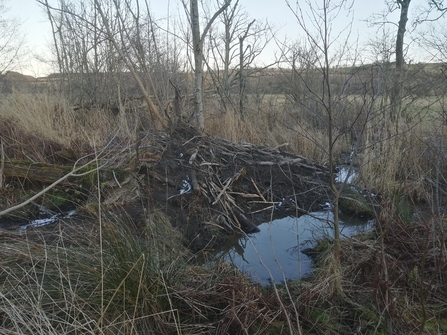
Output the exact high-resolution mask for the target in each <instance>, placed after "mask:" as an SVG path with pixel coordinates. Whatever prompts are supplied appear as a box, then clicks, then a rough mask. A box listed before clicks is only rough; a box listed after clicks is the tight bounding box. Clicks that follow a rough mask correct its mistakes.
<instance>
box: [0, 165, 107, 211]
mask: <svg viewBox="0 0 447 335" xmlns="http://www.w3.org/2000/svg"><path fill="white" fill-rule="evenodd" d="M78 161H79V160H78ZM91 163H92V162H88V163H86V164H84V165H82V166H80V167H78V168H75V169H74V170H72V171H71V172H70V173H67V174H66V175H65V176H63V177H61V178H59V179H58V180H56V181H55V182H54V183H52V184H51V185H50V186H48V187H45V188H44V189H43V190H42V191H40V192H38V193H36V194H35V195H33V196H32V197H31V198H29V199H27V200H25V201H24V202H22V203H20V204H18V205H15V206H12V207H9V208H7V209H5V210H3V211H1V212H0V217H2V216H3V215H6V214H8V213H11V212H13V211H15V210H17V209H20V208H22V207H25V206H26V205H28V204H30V203H32V202H33V201H34V200H36V199H37V198H39V197H40V196H41V195H43V194H45V193H46V192H48V191H49V190H51V189H52V188H53V187H55V186H56V185H58V184H60V183H61V182H63V181H64V180H65V179H67V178H69V177H82V176H85V175H87V174H89V173H92V172H96V171H98V170H99V169H100V168H102V167H103V166H104V165H103V166H100V167H99V166H98V167H97V168H95V169H93V170H89V171H87V172H83V173H79V174H78V173H77V172H78V171H80V170H82V169H83V168H85V167H86V166H88V165H89V164H91ZM75 166H76V163H75Z"/></svg>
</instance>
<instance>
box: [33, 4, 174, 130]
mask: <svg viewBox="0 0 447 335" xmlns="http://www.w3.org/2000/svg"><path fill="white" fill-rule="evenodd" d="M36 1H37V2H38V3H40V4H42V5H43V6H44V9H45V10H46V12H47V14H48V17H49V19H50V22H51V24H52V28H53V39H54V43H55V48H56V55H57V58H58V62H59V67H60V70H61V72H62V73H64V74H68V76H69V78H70V76H71V77H74V78H78V77H80V78H82V79H81V83H82V84H85V83H86V82H85V80H86V79H87V80H88V79H90V78H91V81H92V82H93V84H94V83H95V82H96V81H98V80H99V81H101V82H102V84H103V85H105V86H106V87H110V86H111V85H113V84H115V88H114V92H116V93H114V95H115V96H118V99H119V97H120V94H121V85H122V84H121V83H122V82H123V81H124V80H126V77H127V76H126V75H125V73H124V70H125V69H127V70H128V71H129V72H130V74H131V76H132V78H133V80H134V83H135V85H136V89H137V90H139V92H140V93H141V95H142V96H143V98H144V100H145V102H146V105H147V108H148V110H149V112H150V115H151V117H152V118H153V121H155V120H157V121H158V122H159V123H160V124H161V125H162V126H163V127H166V125H167V124H166V120H165V119H164V118H163V117H162V116H161V114H160V111H159V109H160V108H161V106H160V104H159V103H158V104H154V102H153V97H151V95H150V93H149V92H150V91H152V92H153V93H154V95H155V88H154V83H153V82H152V80H151V76H150V73H147V72H143V73H144V79H145V82H147V83H148V84H149V85H148V86H146V85H145V82H143V80H142V76H141V72H140V70H142V69H143V70H144V69H147V68H148V67H145V66H141V63H140V66H137V61H138V60H140V61H141V62H144V61H145V59H144V58H143V59H142V58H140V59H138V57H135V56H139V55H140V53H138V51H136V50H138V49H139V48H140V47H141V42H140V39H141V38H142V37H141V36H140V29H141V25H140V18H141V16H142V14H141V13H140V10H139V3H137V4H136V8H134V7H132V4H131V2H130V1H128V0H111V1H105V0H91V1H88V0H86V1H80V2H77V3H71V2H69V1H68V0H59V5H58V6H57V7H53V6H51V5H49V3H48V1H47V0H44V1H41V0H36ZM146 8H148V7H146ZM69 82H70V80H69ZM92 82H89V81H87V85H86V86H82V89H85V90H87V91H88V92H90V91H94V90H95V87H96V86H97V85H92ZM107 98H110V96H109V97H106V99H107ZM115 99H116V98H115ZM155 99H156V98H155Z"/></svg>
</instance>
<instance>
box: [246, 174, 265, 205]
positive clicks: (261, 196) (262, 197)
mask: <svg viewBox="0 0 447 335" xmlns="http://www.w3.org/2000/svg"><path fill="white" fill-rule="evenodd" d="M250 180H251V183H252V184H253V186H254V187H255V189H256V192H258V195H259V197H260V198H261V199H262V200H264V202H267V200H265V198H264V196H263V195H262V193H261V191H259V188H258V186H257V185H256V183H255V182H254V181H253V178H251V179H250Z"/></svg>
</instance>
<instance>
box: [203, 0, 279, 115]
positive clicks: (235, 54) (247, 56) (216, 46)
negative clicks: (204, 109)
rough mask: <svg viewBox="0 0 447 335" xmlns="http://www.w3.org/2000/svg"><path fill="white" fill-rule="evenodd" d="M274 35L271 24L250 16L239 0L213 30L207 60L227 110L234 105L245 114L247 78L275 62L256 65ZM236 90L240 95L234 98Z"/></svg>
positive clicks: (221, 101) (227, 9)
mask: <svg viewBox="0 0 447 335" xmlns="http://www.w3.org/2000/svg"><path fill="white" fill-rule="evenodd" d="M272 37H273V33H272V32H271V29H270V25H269V23H268V22H267V21H266V22H261V21H257V20H254V19H251V18H250V17H249V14H248V13H247V12H243V11H242V9H241V6H240V4H239V1H236V2H235V3H233V4H232V5H230V6H229V7H228V8H226V9H225V10H224V11H223V13H222V15H220V20H219V22H218V24H216V25H215V27H213V29H210V33H209V46H208V50H207V57H205V63H206V67H207V71H208V73H209V74H210V76H211V79H212V80H213V84H214V86H215V89H216V90H217V93H218V95H219V99H220V103H221V106H222V109H223V110H224V111H227V109H228V107H232V108H233V109H234V110H235V111H237V110H239V112H240V115H241V116H242V117H243V116H244V109H245V100H246V84H247V81H248V80H249V78H250V77H252V76H254V75H255V74H256V73H259V72H261V71H262V70H264V69H266V68H267V67H269V66H272V65H273V64H269V65H264V66H262V67H256V66H254V62H255V60H256V59H257V58H258V56H259V55H260V54H261V53H262V51H263V50H264V49H265V47H266V46H267V44H268V43H269V42H270V40H271V38H272ZM236 86H238V88H236ZM236 91H237V92H238V94H237V95H236V96H237V97H238V98H237V99H234V98H233V95H234V93H235V92H236Z"/></svg>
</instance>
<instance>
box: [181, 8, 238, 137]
mask: <svg viewBox="0 0 447 335" xmlns="http://www.w3.org/2000/svg"><path fill="white" fill-rule="evenodd" d="M185 1H186V0H182V2H183V6H184V8H185V11H186V13H187V14H188V19H189V23H190V26H191V33H192V49H193V54H194V104H195V111H194V114H195V119H196V126H197V128H198V129H201V130H203V129H204V128H205V119H204V116H203V113H204V110H203V57H204V53H203V45H204V41H205V38H206V36H207V34H208V31H209V30H210V28H211V25H212V24H213V23H214V21H215V20H216V19H217V17H218V16H219V15H220V14H221V13H222V12H223V11H224V10H225V9H226V8H227V7H228V6H229V5H230V3H231V0H225V2H224V3H223V4H222V5H221V6H220V7H219V8H218V9H217V11H216V12H215V13H214V14H213V16H212V17H211V18H210V19H209V20H208V22H207V23H206V25H205V28H204V29H203V31H202V32H200V16H199V3H198V0H190V1H189V5H190V6H189V10H188V7H187V4H186V2H185Z"/></svg>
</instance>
